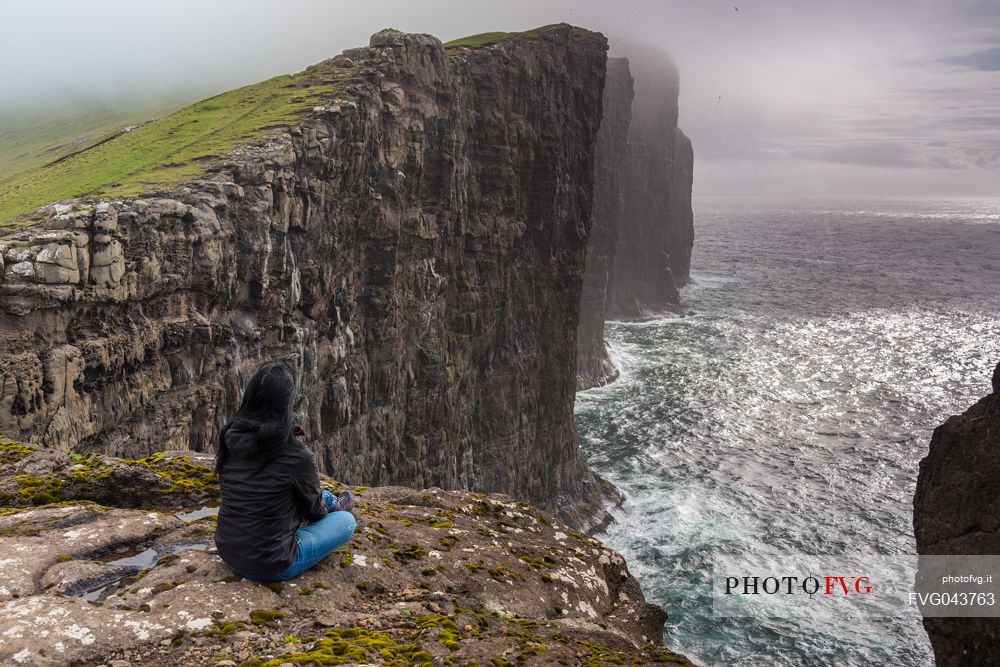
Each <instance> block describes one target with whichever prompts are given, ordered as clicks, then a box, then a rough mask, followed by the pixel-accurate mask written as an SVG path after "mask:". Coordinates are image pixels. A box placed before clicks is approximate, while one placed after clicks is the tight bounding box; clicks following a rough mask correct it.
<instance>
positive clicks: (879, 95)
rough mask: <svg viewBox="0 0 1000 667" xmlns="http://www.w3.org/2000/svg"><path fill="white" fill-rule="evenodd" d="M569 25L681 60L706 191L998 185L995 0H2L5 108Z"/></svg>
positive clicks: (836, 191) (977, 190)
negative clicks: (391, 32) (386, 40)
mask: <svg viewBox="0 0 1000 667" xmlns="http://www.w3.org/2000/svg"><path fill="white" fill-rule="evenodd" d="M558 21H567V22H570V23H574V24H577V25H582V26H585V27H588V28H592V29H595V30H600V31H602V32H604V33H605V34H607V35H608V36H609V37H610V38H611V39H612V43H613V42H614V38H615V37H628V38H633V39H641V40H645V41H649V42H652V43H655V44H659V45H662V46H663V47H665V48H666V49H668V50H669V51H670V52H671V53H672V54H673V56H674V59H675V60H676V62H677V65H678V67H679V68H680V72H681V117H680V124H681V127H682V128H683V129H684V130H685V131H686V132H687V133H688V134H689V135H690V136H691V138H692V141H693V142H694V149H695V164H696V167H695V194H696V195H702V196H706V195H708V196H720V195H721V196H726V195H734V196H738V195H747V194H761V195H772V194H775V195H784V194H794V195H992V196H1000V2H998V1H997V0H947V1H945V0H934V1H930V0H926V1H925V0H878V1H876V0H867V1H865V2H862V1H859V0H828V1H826V2H816V1H813V0H794V1H793V0H784V1H781V0H747V1H746V2H741V1H740V0H727V1H726V2H716V1H714V0H698V1H697V2H696V1H695V0H635V1H630V0H614V1H605V2H594V1H592V0H577V1H572V0H570V1H563V0H555V1H549V0H529V1H524V0H504V1H503V2H474V1H470V0H457V1H453V0H448V1H445V0H421V1H419V2H414V1H413V0H410V1H407V2H402V1H394V2H380V1H378V0H363V1H358V0H351V1H350V2H344V1H341V0H280V1H273V2H269V1H265V0H197V1H189V0H142V1H141V2H140V1H136V0H130V1H112V0H87V1H86V2H81V1H77V0H64V1H55V0H32V1H31V2H5V3H3V4H2V6H0V26H2V38H0V62H2V63H3V67H2V68H0V91H2V93H0V95H2V97H0V109H2V108H4V107H6V108H10V107H12V106H15V105H17V106H21V107H28V108H31V107H36V106H39V105H44V106H47V107H50V108H62V109H65V108H72V105H73V104H74V103H75V100H79V99H81V98H88V97H89V98H98V99H101V98H103V99H106V100H108V99H115V98H118V97H120V96H122V95H133V96H138V95H143V96H147V95H155V96H168V95H170V94H172V93H174V92H176V91H183V92H184V93H185V94H193V93H194V92H197V93H198V94H199V95H207V94H209V93H213V92H218V91H220V90H224V89H227V88H231V87H233V86H235V85H239V84H245V83H250V82H253V81H257V80H260V79H263V78H266V77H268V76H272V75H275V74H282V73H287V72H292V71H297V70H300V69H302V68H303V67H305V66H306V65H309V64H311V63H313V62H316V61H319V60H322V59H324V58H326V57H329V56H331V55H334V54H336V53H339V52H340V51H342V50H343V49H345V48H350V47H353V46H359V45H363V44H366V43H367V40H368V36H369V35H370V34H371V33H372V32H375V31H376V30H378V29H380V28H383V27H393V28H398V29H401V30H406V31H412V32H429V33H432V34H434V35H437V36H439V37H441V38H442V39H443V40H448V39H451V38H454V37H458V36H461V35H466V34H470V33H476V32H485V31H492V30H519V29H527V28H531V27H535V26H538V25H542V24H546V23H554V22H558Z"/></svg>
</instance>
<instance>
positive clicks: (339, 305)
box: [0, 26, 617, 528]
mask: <svg viewBox="0 0 1000 667" xmlns="http://www.w3.org/2000/svg"><path fill="white" fill-rule="evenodd" d="M605 50H606V41H605V39H604V38H603V36H601V35H599V34H597V33H588V32H586V31H581V30H573V29H572V28H570V26H555V27H552V28H550V29H547V30H544V31H542V32H541V33H539V34H538V35H537V36H535V37H527V36H517V37H514V38H512V39H509V40H506V41H503V42H501V43H499V44H496V45H493V46H490V47H487V48H477V49H473V48H455V49H451V50H450V51H446V50H445V49H444V48H443V47H442V45H441V43H440V42H439V41H438V40H437V39H435V38H434V37H431V36H428V35H410V34H403V33H399V32H397V31H392V30H387V31H383V32H380V33H378V34H376V35H374V36H373V37H372V40H371V44H370V46H369V47H367V48H360V49H353V50H351V51H348V52H345V54H344V55H343V56H342V57H338V58H334V59H331V60H329V61H325V62H324V63H320V64H319V65H317V67H319V68H323V69H324V70H328V72H327V73H328V74H329V77H332V78H334V79H336V80H337V81H339V82H340V83H339V84H338V92H336V93H334V94H332V95H331V96H330V98H329V99H327V100H325V101H324V103H323V104H322V105H318V106H317V107H315V108H314V109H313V111H312V112H311V113H310V114H309V115H308V116H307V117H306V118H305V119H304V120H303V121H302V122H301V124H299V125H298V126H296V127H294V128H292V129H291V130H289V131H287V132H282V133H278V134H275V135H274V136H272V137H270V138H269V139H267V140H263V141H259V142H256V143H254V144H251V145H247V146H244V147H242V148H240V149H238V150H237V151H235V152H234V153H233V154H231V155H230V156H229V157H228V158H226V159H225V160H224V161H222V162H221V163H220V164H218V165H215V166H213V167H212V170H211V172H210V173H208V174H207V175H205V176H204V177H203V178H200V179H197V180H194V181H191V182H188V183H186V184H184V185H183V186H182V187H178V188H176V189H175V190H172V191H169V192H162V193H158V194H156V195H155V196H147V197H142V198H138V199H129V200H124V201H112V202H94V201H90V200H87V199H81V200H76V201H71V202H63V203H58V204H53V205H51V206H48V207H45V208H43V209H40V210H39V211H37V212H36V213H34V214H32V216H31V217H32V219H33V220H34V223H33V225H32V226H31V227H29V228H28V229H24V230H19V231H17V232H13V233H7V234H6V235H3V236H0V256H2V257H3V264H2V265H0V266H2V268H3V274H2V280H0V432H5V433H7V434H8V435H10V436H11V437H17V438H19V439H21V440H27V441H30V442H33V443H37V444H43V445H45V446H46V447H49V448H51V449H53V450H60V451H64V452H65V451H69V450H70V449H71V448H74V447H82V448H84V449H87V450H90V451H94V452H99V453H105V454H111V455H115V456H125V457H134V458H136V459H140V458H142V457H145V456H147V455H149V454H150V453H151V452H154V451H159V450H163V449H190V450H194V451H209V450H211V449H212V447H213V442H214V440H215V438H216V436H217V434H218V432H219V429H220V428H221V426H222V425H223V424H224V422H225V420H226V419H228V417H229V416H230V415H231V414H232V413H233V411H234V409H235V407H236V404H237V401H238V400H239V397H240V394H241V389H242V386H243V384H244V383H245V381H246V379H247V378H248V377H249V374H250V373H251V372H252V371H253V369H254V367H255V366H256V365H257V364H258V363H259V362H260V361H261V360H264V359H283V360H285V361H287V362H288V363H289V364H290V365H291V366H292V367H293V369H294V370H295V372H296V374H297V376H298V378H299V381H300V383H301V387H300V389H301V396H302V398H301V401H300V402H299V404H298V405H297V406H296V409H297V411H298V420H299V421H300V422H301V423H302V425H303V426H304V428H305V430H306V432H307V433H308V435H309V438H308V441H309V443H310V444H311V446H312V447H313V449H314V452H315V454H316V458H317V461H318V463H319V465H320V467H321V469H322V470H324V471H327V472H330V473H332V474H335V475H336V476H337V477H338V478H339V479H342V480H345V481H347V482H350V483H353V484H372V485H385V484H401V485H407V486H412V487H428V486H439V487H445V488H466V489H473V490H483V491H502V492H507V493H510V494H512V495H515V496H517V497H519V498H522V499H525V500H528V501H531V502H533V503H535V504H537V505H540V506H543V507H545V508H547V509H549V510H551V511H555V512H557V513H559V514H560V515H561V517H562V518H563V519H564V520H568V521H572V522H574V524H575V525H576V526H577V527H579V528H588V527H592V526H593V525H594V524H596V523H600V522H602V521H604V520H606V519H607V516H608V515H607V514H605V513H603V512H602V511H601V510H600V508H601V506H602V505H603V504H604V503H605V502H606V501H607V500H608V499H609V498H610V499H614V498H617V496H616V494H615V492H614V490H613V489H612V488H611V486H610V485H608V484H607V483H606V482H604V481H603V480H600V479H599V478H597V477H596V476H594V475H593V474H592V473H590V472H589V471H588V470H587V469H586V467H585V465H584V462H583V460H582V458H581V456H580V452H579V447H578V439H577V434H576V431H575V424H574V416H573V400H574V398H573V395H574V391H575V389H576V386H575V385H576V382H575V376H576V353H575V344H576V328H577V323H578V321H579V304H580V291H581V282H582V274H583V266H584V259H585V246H586V242H587V235H588V231H589V225H590V216H591V204H592V176H593V172H594V157H593V156H594V153H593V147H594V143H595V139H596V135H597V130H598V126H599V124H600V120H601V91H602V87H603V83H604V76H605V59H606V54H605ZM94 500H95V501H96V502H103V499H98V498H94Z"/></svg>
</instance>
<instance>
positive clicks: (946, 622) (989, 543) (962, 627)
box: [913, 366, 1000, 667]
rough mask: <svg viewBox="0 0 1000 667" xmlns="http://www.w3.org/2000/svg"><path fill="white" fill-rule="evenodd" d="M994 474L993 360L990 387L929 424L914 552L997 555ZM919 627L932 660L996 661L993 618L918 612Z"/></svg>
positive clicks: (998, 467) (997, 386)
mask: <svg viewBox="0 0 1000 667" xmlns="http://www.w3.org/2000/svg"><path fill="white" fill-rule="evenodd" d="M998 479H1000V366H997V368H996V370H995V371H994V373H993V393H991V394H990V395H988V396H986V397H985V398H983V399H982V400H981V401H979V402H978V403H976V404H975V405H973V406H972V407H971V408H969V409H968V410H966V411H965V412H964V413H963V414H961V415H956V416H952V417H949V418H948V420H947V421H946V422H945V423H944V424H942V425H941V426H939V427H937V428H936V429H935V430H934V435H933V436H932V438H931V443H930V451H929V452H928V453H927V456H926V457H925V458H924V459H923V460H922V461H921V462H920V475H919V477H918V478H917V490H916V495H915V496H914V499H913V530H914V533H915V535H916V538H917V552H918V553H919V554H951V555H974V554H1000V486H998V484H997V480H998ZM975 574H985V573H975ZM924 628H925V629H926V630H927V634H928V636H929V637H930V640H931V645H932V646H933V647H934V658H935V661H936V663H937V665H938V666H939V667H950V666H952V665H954V666H955V667H958V666H959V665H962V666H966V665H968V666H975V665H983V666H985V665H996V664H997V662H998V661H1000V618H925V619H924Z"/></svg>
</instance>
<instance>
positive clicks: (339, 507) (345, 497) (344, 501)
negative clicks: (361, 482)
mask: <svg viewBox="0 0 1000 667" xmlns="http://www.w3.org/2000/svg"><path fill="white" fill-rule="evenodd" d="M352 509H354V496H352V495H351V492H350V491H343V492H342V493H340V494H339V495H338V496H337V498H336V500H334V501H333V509H332V510H330V511H331V512H350V511H351V510H352Z"/></svg>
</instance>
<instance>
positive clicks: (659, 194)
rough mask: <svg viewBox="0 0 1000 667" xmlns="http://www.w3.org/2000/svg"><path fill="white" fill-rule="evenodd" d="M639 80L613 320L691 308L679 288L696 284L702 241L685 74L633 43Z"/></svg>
mask: <svg viewBox="0 0 1000 667" xmlns="http://www.w3.org/2000/svg"><path fill="white" fill-rule="evenodd" d="M622 53H624V55H626V56H628V60H629V67H630V69H631V72H632V76H633V78H634V79H635V99H634V100H633V102H632V123H631V125H630V127H629V134H628V145H627V157H626V160H625V173H624V174H623V176H622V181H623V183H624V199H625V210H624V214H623V217H622V225H621V231H620V234H619V236H620V241H619V243H618V247H617V251H616V255H615V260H614V266H615V269H614V271H613V273H612V280H611V285H610V287H609V290H608V292H609V296H608V312H607V314H608V317H610V318H634V317H641V316H643V314H645V313H648V312H656V311H671V310H679V309H683V304H682V303H681V299H680V295H679V294H678V292H677V288H678V287H680V286H683V285H684V284H685V283H687V281H688V274H689V271H690V265H691V248H692V246H693V243H694V227H693V217H692V215H691V187H690V184H691V174H692V171H693V153H692V151H691V145H690V141H688V139H687V138H686V137H685V136H684V135H683V134H680V133H679V131H678V130H677V112H678V105H677V98H678V92H679V86H680V79H679V76H678V72H677V68H676V66H675V65H674V63H673V61H672V60H671V59H670V56H669V55H667V54H666V53H665V52H663V51H661V50H659V49H657V48H655V47H650V46H644V45H638V44H627V45H625V47H624V48H623V49H622Z"/></svg>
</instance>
